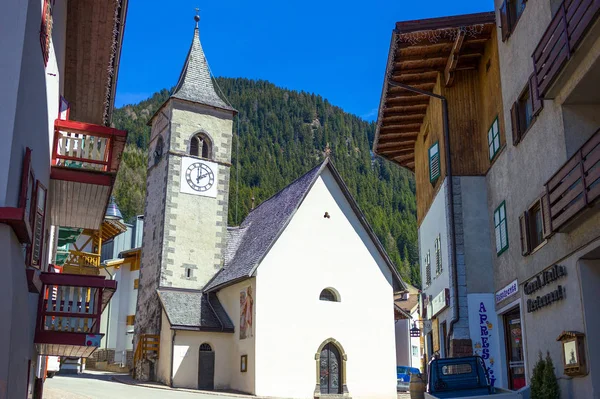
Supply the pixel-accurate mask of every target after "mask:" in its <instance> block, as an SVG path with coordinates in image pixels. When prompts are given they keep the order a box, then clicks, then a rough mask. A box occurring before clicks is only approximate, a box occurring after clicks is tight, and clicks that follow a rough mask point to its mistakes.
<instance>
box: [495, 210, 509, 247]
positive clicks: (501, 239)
mask: <svg viewBox="0 0 600 399" xmlns="http://www.w3.org/2000/svg"><path fill="white" fill-rule="evenodd" d="M494 232H495V234H496V254H498V255H500V254H502V253H503V252H504V251H506V250H507V249H508V229H507V226H506V203H505V202H504V201H503V202H502V203H501V204H500V206H499V207H498V208H496V210H495V211H494Z"/></svg>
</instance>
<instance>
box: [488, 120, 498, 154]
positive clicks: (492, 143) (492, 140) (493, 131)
mask: <svg viewBox="0 0 600 399" xmlns="http://www.w3.org/2000/svg"><path fill="white" fill-rule="evenodd" d="M488 147H489V150H490V161H491V160H492V159H494V157H495V156H496V154H497V153H498V151H500V125H499V123H498V117H496V119H495V120H494V123H492V126H491V127H490V129H489V130H488Z"/></svg>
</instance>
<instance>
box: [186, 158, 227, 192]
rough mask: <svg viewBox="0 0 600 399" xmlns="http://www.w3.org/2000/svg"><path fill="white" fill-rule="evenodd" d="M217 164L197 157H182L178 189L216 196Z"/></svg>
mask: <svg viewBox="0 0 600 399" xmlns="http://www.w3.org/2000/svg"><path fill="white" fill-rule="evenodd" d="M217 167H218V165H217V164H216V163H214V162H209V161H205V160H202V159H198V158H189V157H183V158H182V160H181V183H180V188H179V191H180V192H182V193H186V194H192V195H201V196H204V197H211V198H216V197H217V181H218V180H217V172H218V168H217Z"/></svg>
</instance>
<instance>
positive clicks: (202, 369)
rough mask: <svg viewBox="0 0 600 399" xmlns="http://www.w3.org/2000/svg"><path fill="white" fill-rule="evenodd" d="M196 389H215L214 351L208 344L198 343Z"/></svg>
mask: <svg viewBox="0 0 600 399" xmlns="http://www.w3.org/2000/svg"><path fill="white" fill-rule="evenodd" d="M198 389H202V390H205V391H212V390H213V389H215V352H214V351H213V350H212V348H211V346H210V345H209V344H202V345H200V352H199V353H198Z"/></svg>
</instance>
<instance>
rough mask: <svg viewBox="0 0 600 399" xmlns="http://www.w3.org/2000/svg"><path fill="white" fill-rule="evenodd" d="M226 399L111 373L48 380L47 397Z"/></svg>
mask: <svg viewBox="0 0 600 399" xmlns="http://www.w3.org/2000/svg"><path fill="white" fill-rule="evenodd" d="M120 398H124V399H138V398H139V399H224V397H223V396H219V395H207V394H203V393H189V392H178V391H169V390H165V389H156V388H146V387H138V386H132V385H127V384H121V383H119V382H115V381H112V380H111V374H102V373H94V374H90V373H84V374H81V375H73V376H59V375H57V376H55V377H54V378H49V379H46V382H45V384H44V399H120Z"/></svg>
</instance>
